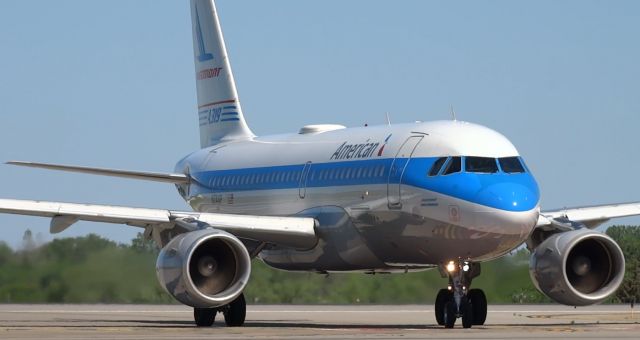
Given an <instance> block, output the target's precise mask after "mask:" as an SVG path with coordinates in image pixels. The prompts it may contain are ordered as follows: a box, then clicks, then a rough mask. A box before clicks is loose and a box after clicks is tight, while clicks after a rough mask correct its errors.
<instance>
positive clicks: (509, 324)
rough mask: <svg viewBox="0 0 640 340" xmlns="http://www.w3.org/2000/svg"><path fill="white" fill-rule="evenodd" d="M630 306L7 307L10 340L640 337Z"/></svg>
mask: <svg viewBox="0 0 640 340" xmlns="http://www.w3.org/2000/svg"><path fill="white" fill-rule="evenodd" d="M639 322H640V315H638V313H637V312H635V311H634V310H633V309H631V308H630V307H629V306H620V305H604V306H593V307H586V308H578V309H574V308H571V307H564V306H557V305H531V306H523V305H502V306H490V308H489V314H488V317H487V323H486V325H484V326H474V327H473V328H472V329H462V328H461V324H460V320H458V322H457V323H456V328H454V329H444V328H442V327H441V326H438V325H436V324H435V319H434V316H433V306H432V305H408V306H407V305H400V306H377V305H366V306H360V305H345V306H323V305H322V306H301V305H259V306H248V310H247V322H246V324H245V326H244V327H239V328H229V327H226V326H224V320H223V318H222V315H221V314H219V315H218V317H217V318H216V323H215V325H214V326H213V327H208V328H196V327H195V326H194V324H193V321H192V310H191V309H190V308H187V307H183V306H178V305H161V306H158V305H0V338H2V339H43V338H46V339H89V338H91V339H248V338H250V339H298V338H304V339H391V338H393V339H395V338H401V339H456V338H477V339H512V338H520V339H539V338H545V339H553V338H556V339H560V338H562V339H566V338H580V339H584V338H590V339H618V338H633V339H637V338H638V334H640V324H639Z"/></svg>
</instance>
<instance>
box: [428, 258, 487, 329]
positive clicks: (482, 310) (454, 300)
mask: <svg viewBox="0 0 640 340" xmlns="http://www.w3.org/2000/svg"><path fill="white" fill-rule="evenodd" d="M440 273H441V274H442V276H443V277H448V278H449V286H448V288H447V289H440V291H438V295H437V296H436V303H435V314H436V321H437V322H438V325H441V326H445V328H453V326H454V325H455V323H456V319H457V318H461V319H462V327H463V328H471V326H472V325H484V322H485V321H486V319H487V298H486V296H485V294H484V292H483V291H482V290H480V289H469V286H470V285H471V281H472V279H473V278H475V277H477V276H478V275H480V264H479V263H471V262H469V261H461V260H458V261H450V262H449V263H447V264H446V265H442V266H441V267H440Z"/></svg>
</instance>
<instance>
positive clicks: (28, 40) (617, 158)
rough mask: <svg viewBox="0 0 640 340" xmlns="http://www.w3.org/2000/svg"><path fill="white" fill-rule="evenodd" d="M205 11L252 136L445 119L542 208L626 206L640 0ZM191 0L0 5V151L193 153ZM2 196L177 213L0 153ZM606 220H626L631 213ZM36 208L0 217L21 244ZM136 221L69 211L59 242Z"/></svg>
mask: <svg viewBox="0 0 640 340" xmlns="http://www.w3.org/2000/svg"><path fill="white" fill-rule="evenodd" d="M218 8H219V12H220V15H221V20H222V24H223V29H224V32H225V36H226V40H227V43H228V49H229V54H230V57H231V63H232V66H233V69H234V71H235V75H236V80H237V83H238V89H239V94H240V99H241V100H242V103H243V108H244V111H245V114H246V118H247V120H248V122H249V124H250V126H251V127H252V129H253V130H254V132H256V133H257V134H259V135H264V134H270V133H281V132H294V131H297V130H298V128H299V127H300V126H302V125H304V124H309V123H339V124H344V125H347V126H358V125H362V124H364V123H369V124H378V123H383V122H384V113H385V112H389V113H390V115H391V120H392V121H393V122H408V121H414V120H434V119H448V118H449V114H448V111H449V105H451V104H452V105H454V107H455V110H456V112H457V115H458V118H459V119H462V120H467V121H471V122H475V123H480V124H484V125H487V126H489V127H491V128H494V129H496V130H498V131H500V132H502V133H503V134H505V135H506V136H507V137H508V138H510V139H511V140H512V141H513V142H514V144H515V145H516V147H518V149H519V151H520V152H521V154H522V155H523V156H524V157H525V159H526V161H527V163H528V165H529V166H530V167H531V168H532V170H533V171H534V175H535V176H536V178H537V180H538V182H539V184H540V186H541V190H542V204H543V208H547V209H550V208H559V207H563V206H576V205H588V204H598V203H613V202H625V201H640V190H639V189H640V184H639V181H638V174H640V157H638V152H639V151H638V149H639V148H640V139H639V138H638V136H637V135H638V130H639V128H640V91H639V90H640V88H639V79H640V64H639V63H638V61H639V60H640V44H639V43H638V41H639V40H638V39H639V38H638V37H640V20H638V18H639V17H640V2H638V1H535V2H534V1H531V2H524V1H438V2H435V1H434V2H432V1H422V0H420V1H417V0H416V1H371V0H367V1H364V0H360V1H355V0H352V1H326V0H325V1H293V0H289V1H275V0H274V1H239V0H233V1H232V0H219V1H218ZM191 44H192V43H191V28H190V18H189V5H188V2H187V1H175V0H137V1H130V0H127V1H121V0H120V1H115V0H110V1H81V0H76V1H44V0H42V1H22V0H2V1H0V131H1V133H0V160H2V161H6V160H11V159H18V160H35V161H44V162H58V163H69V164H79V165H89V166H104V167H116V168H125V169H139V170H152V171H171V170H172V169H173V165H174V163H175V162H176V161H177V160H178V159H179V158H181V157H182V156H183V155H185V154H187V153H189V152H190V151H192V150H194V149H196V148H197V147H198V140H199V139H198V135H197V133H198V132H197V125H198V124H197V113H196V96H195V80H194V67H193V60H192V47H191ZM0 197H4V198H23V199H42V200H59V201H71V202H91V203H101V204H119V205H132V206H143V207H154V208H172V209H185V208H187V206H186V204H185V203H183V202H182V201H181V200H180V198H179V196H178V195H177V193H176V191H175V188H174V187H173V186H171V185H165V184H158V183H144V182H136V181H131V180H123V179H114V178H104V177H96V176H88V175H78V174H65V173H58V172H47V171H41V170H33V169H24V168H17V167H11V166H7V165H0ZM616 222H619V223H634V224H640V219H639V218H628V219H621V220H618V221H616ZM48 223H49V221H48V220H47V219H39V218H28V217H16V216H9V215H0V225H1V226H2V227H1V228H2V229H1V230H2V232H1V233H2V234H1V237H0V239H4V240H5V241H7V242H8V243H9V244H11V245H13V246H16V245H19V244H20V240H21V238H22V234H23V232H24V230H25V229H26V228H31V229H32V230H33V231H34V232H35V233H38V232H40V233H43V234H44V235H45V238H50V237H51V236H49V235H47V233H48ZM137 231H138V230H137V229H135V228H131V227H125V226H118V225H107V224H105V225H101V224H90V223H80V224H78V225H76V226H74V227H73V228H71V229H69V230H67V231H65V232H64V233H62V234H61V236H63V237H64V236H73V235H82V234H86V233H88V232H95V233H98V234H100V235H103V236H106V237H109V238H112V239H115V240H118V241H123V242H124V241H127V240H129V239H131V238H132V237H133V236H134V235H135V232H137Z"/></svg>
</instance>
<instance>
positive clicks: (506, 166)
mask: <svg viewBox="0 0 640 340" xmlns="http://www.w3.org/2000/svg"><path fill="white" fill-rule="evenodd" d="M499 161H500V167H501V168H502V171H504V172H506V173H508V174H513V173H523V172H525V170H524V166H522V162H520V159H519V158H518V157H504V158H500V159H499Z"/></svg>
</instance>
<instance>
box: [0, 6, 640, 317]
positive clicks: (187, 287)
mask: <svg viewBox="0 0 640 340" xmlns="http://www.w3.org/2000/svg"><path fill="white" fill-rule="evenodd" d="M191 18H192V33H193V52H194V63H195V78H196V84H197V101H198V120H199V129H200V147H201V148H200V149H199V150H196V151H195V152H193V153H191V154H189V155H187V156H186V157H184V158H182V159H181V160H179V161H178V162H177V165H176V167H175V170H174V172H170V173H157V172H143V171H128V170H114V169H103V168H90V167H81V166H71V165H57V164H47V163H34V162H22V161H11V162H9V163H10V164H14V165H19V166H28V167H36V168H44V169H51V170H62V171H71V172H80V173H89V174H97V175H107V176H115V177H124V178H132V179H137V180H149V181H157V182H163V183H169V184H174V185H175V186H176V188H177V191H178V193H179V194H180V195H181V196H182V197H183V198H184V200H185V201H186V202H187V203H188V204H189V205H190V206H191V207H192V208H193V211H173V210H165V209H143V208H133V207H122V206H105V205H94V204H76V203H62V202H43V201H29V200H12V199H2V200H0V212H3V213H11V214H22V215H34V216H43V217H49V218H50V219H51V222H50V230H51V232H52V233H59V232H61V231H63V230H65V229H66V228H68V227H70V226H71V225H73V224H74V223H76V222H77V221H80V220H84V221H95V222H104V223H120V224H127V225H130V226H133V227H138V228H142V229H143V230H144V235H145V237H147V238H148V239H152V240H154V241H155V243H156V244H157V246H158V247H159V248H160V249H161V251H160V254H159V256H158V259H157V263H156V272H157V277H158V280H159V282H160V283H161V285H162V286H163V287H164V288H165V289H166V291H167V292H168V293H169V294H170V295H171V296H173V297H174V298H175V299H176V300H178V301H180V302H181V303H183V304H185V305H188V306H191V307H193V311H194V321H195V324H196V325H197V326H210V325H212V324H213V323H214V320H215V318H216V315H217V314H218V313H222V314H223V316H224V320H225V323H226V324H227V325H228V326H242V325H243V324H244V321H245V315H246V303H245V298H244V295H243V290H244V288H245V286H246V285H247V282H248V280H249V279H250V274H251V260H252V259H254V258H258V259H260V260H262V261H263V262H264V263H266V264H267V265H269V266H271V267H274V268H278V269H283V270H291V271H311V272H317V273H329V272H332V273H333V272H362V273H394V272H399V273H406V272H412V271H420V270H428V269H434V270H438V271H439V272H440V273H441V275H442V277H443V284H442V289H441V290H440V291H439V292H438V294H437V296H436V303H435V320H436V322H437V323H438V324H439V325H443V326H445V327H447V328H451V327H454V324H455V322H456V320H457V319H461V323H462V326H463V327H464V328H469V327H472V325H482V324H484V323H485V320H486V316H487V299H486V297H485V294H484V293H483V291H482V290H481V289H478V288H472V287H473V285H472V283H473V279H474V278H476V277H478V275H480V273H481V270H480V268H481V264H482V262H485V261H490V260H492V259H496V258H499V257H501V256H503V255H505V254H507V253H509V252H510V251H512V250H514V249H516V248H517V247H519V246H521V245H522V244H526V246H527V247H528V249H529V250H530V251H531V261H530V274H531V279H532V280H533V282H534V283H535V285H536V287H537V288H538V289H539V290H540V291H541V292H543V293H544V294H545V295H547V296H548V297H550V298H551V299H553V300H555V301H557V302H559V303H562V304H566V305H572V306H584V305H590V304H595V303H599V302H601V301H603V300H605V299H606V298H607V297H609V296H610V295H611V294H613V293H614V292H615V291H616V289H617V288H618V287H619V286H620V284H621V282H622V280H623V275H624V268H625V262H624V255H623V254H622V252H621V250H620V247H619V246H618V245H617V244H616V243H615V242H614V241H613V240H612V239H611V238H609V237H608V236H606V235H605V234H602V233H599V232H596V231H593V230H592V229H593V228H595V227H597V226H598V225H600V224H602V223H603V222H605V221H607V220H609V219H611V218H615V217H622V216H631V215H640V203H628V204H618V205H603V206H592V207H582V208H573V209H563V210H558V211H541V209H540V191H539V188H538V185H537V183H536V180H535V178H534V177H533V174H532V173H531V170H530V169H529V168H528V167H527V165H526V164H525V161H524V159H523V158H522V156H521V155H520V154H519V153H518V151H517V150H516V148H515V147H514V145H513V144H512V143H511V142H510V141H509V140H508V139H507V138H505V137H504V136H503V135H502V134H500V133H498V132H496V131H494V130H492V129H490V128H487V127H484V126H480V125H476V124H472V123H466V122H462V121H456V120H451V121H434V122H420V123H410V124H393V125H392V124H386V125H381V126H367V127H357V128H346V127H344V126H341V125H331V124H324V125H307V126H304V127H302V128H301V129H300V130H299V131H298V132H296V133H289V134H280V135H271V136H256V135H255V134H253V133H252V131H251V130H250V128H249V126H248V124H247V122H246V120H245V117H244V114H243V110H242V107H241V105H240V101H239V99H238V94H237V91H236V85H235V81H234V78H233V73H232V72H231V66H230V63H229V58H228V56H227V51H226V47H225V43H224V39H223V36H222V31H221V29H220V22H219V20H218V14H217V12H216V8H215V4H214V1H213V0H191Z"/></svg>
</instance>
